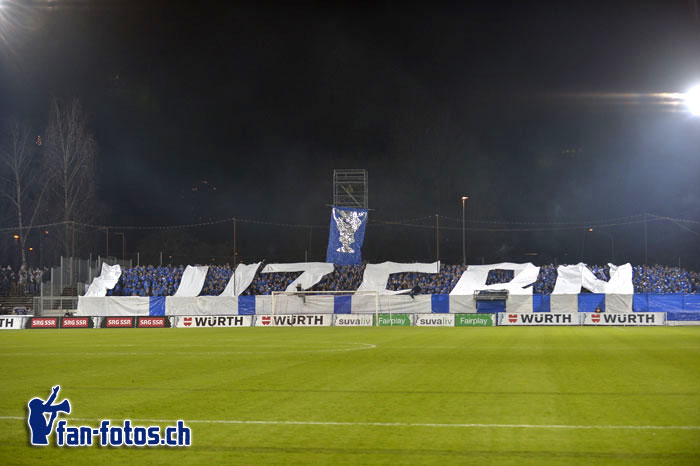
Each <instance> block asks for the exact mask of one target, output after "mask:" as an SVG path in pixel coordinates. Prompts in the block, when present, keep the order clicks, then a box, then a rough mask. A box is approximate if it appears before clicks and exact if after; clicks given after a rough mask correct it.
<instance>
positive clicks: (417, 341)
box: [0, 327, 700, 465]
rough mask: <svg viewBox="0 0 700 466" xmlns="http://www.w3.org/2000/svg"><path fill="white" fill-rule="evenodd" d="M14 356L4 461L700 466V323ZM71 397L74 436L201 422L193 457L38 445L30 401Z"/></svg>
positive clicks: (113, 337)
mask: <svg viewBox="0 0 700 466" xmlns="http://www.w3.org/2000/svg"><path fill="white" fill-rule="evenodd" d="M0 348H1V351H0V356H1V358H2V359H1V363H2V380H3V383H2V384H1V386H0V464H70V465H82V464H103V463H125V462H127V461H128V462H131V464H134V465H139V464H168V465H170V464H298V463H306V464H311V463H313V464H349V463H353V464H455V463H459V464H538V465H540V464H572V463H577V464H587V465H594V464H610V463H616V464H650V465H651V464H654V465H657V464H700V327H694V328H693V327H662V328H658V327H657V328H631V327H607V328H596V327H549V328H547V327H528V328H523V327H520V328H416V327H412V328H386V327H385V328H307V329H303V328H236V329H152V330H151V329H131V330H116V329H115V330H108V329H92V330H36V331H4V332H2V333H0ZM56 384H60V385H61V393H60V397H59V399H61V398H63V397H65V398H69V399H70V402H71V404H72V408H73V411H72V413H71V414H70V416H68V417H67V419H68V423H69V425H86V424H88V425H93V426H96V425H97V424H98V422H97V420H98V419H102V418H106V419H112V420H113V421H115V422H117V421H121V420H123V419H132V420H153V419H155V420H176V419H185V420H187V421H188V424H189V427H191V429H192V437H193V438H192V443H193V445H192V446H191V447H190V448H176V449H167V448H165V447H158V448H153V449H147V448H124V447H122V448H99V447H92V448H75V449H68V448H62V449H61V448H56V447H46V448H33V447H30V446H28V433H27V428H26V415H27V413H26V403H27V401H28V400H29V399H30V398H32V397H35V396H39V397H41V398H44V399H45V398H46V397H47V396H48V395H49V392H50V389H51V387H52V386H53V385H56ZM78 419H85V420H84V421H81V420H78ZM214 421H223V422H214ZM141 424H145V425H147V423H146V422H142V423H141Z"/></svg>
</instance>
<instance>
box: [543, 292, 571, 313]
mask: <svg viewBox="0 0 700 466" xmlns="http://www.w3.org/2000/svg"><path fill="white" fill-rule="evenodd" d="M549 306H550V311H551V312H554V313H557V312H559V313H562V312H563V313H566V312H578V293H577V294H552V295H550V297H549Z"/></svg>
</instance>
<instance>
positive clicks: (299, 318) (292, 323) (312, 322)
mask: <svg viewBox="0 0 700 466" xmlns="http://www.w3.org/2000/svg"><path fill="white" fill-rule="evenodd" d="M332 323H333V315H331V314H316V315H313V314H307V315H282V316H277V315H276V316H256V319H255V326H256V327H330V326H331V324H332Z"/></svg>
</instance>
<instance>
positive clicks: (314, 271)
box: [262, 262, 334, 291]
mask: <svg viewBox="0 0 700 466" xmlns="http://www.w3.org/2000/svg"><path fill="white" fill-rule="evenodd" d="M333 270H334V267H333V264H328V263H326V262H297V263H294V264H268V265H266V266H265V268H264V269H263V271H262V273H273V272H303V273H302V274H301V275H299V276H298V277H297V279H296V280H294V281H293V282H292V283H290V284H289V286H287V289H286V290H285V291H297V285H299V286H300V288H301V289H302V290H308V289H309V288H311V287H312V286H314V285H315V284H316V283H318V282H320V281H321V279H322V278H323V277H324V276H326V275H328V274H329V273H332V272H333Z"/></svg>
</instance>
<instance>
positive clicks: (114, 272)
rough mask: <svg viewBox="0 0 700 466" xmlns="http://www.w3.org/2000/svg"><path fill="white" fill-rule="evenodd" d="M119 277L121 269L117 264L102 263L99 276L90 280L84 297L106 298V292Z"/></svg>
mask: <svg viewBox="0 0 700 466" xmlns="http://www.w3.org/2000/svg"><path fill="white" fill-rule="evenodd" d="M121 276H122V269H121V267H120V266H119V264H116V265H107V264H105V263H104V262H103V263H102V271H101V272H100V276H99V277H95V278H93V279H92V283H91V284H90V286H89V287H88V289H87V291H86V292H85V296H106V295H107V290H111V289H113V288H114V286H115V285H116V284H117V282H118V281H119V277H121Z"/></svg>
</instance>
